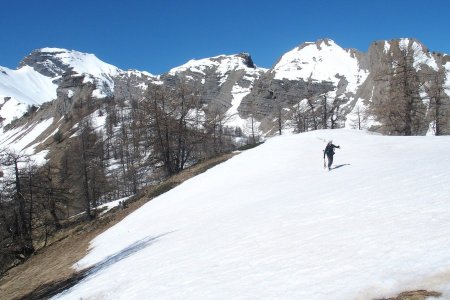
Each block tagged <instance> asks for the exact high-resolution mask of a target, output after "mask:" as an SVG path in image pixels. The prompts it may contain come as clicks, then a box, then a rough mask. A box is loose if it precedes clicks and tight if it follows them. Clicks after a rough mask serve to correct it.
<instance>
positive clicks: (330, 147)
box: [325, 144, 334, 155]
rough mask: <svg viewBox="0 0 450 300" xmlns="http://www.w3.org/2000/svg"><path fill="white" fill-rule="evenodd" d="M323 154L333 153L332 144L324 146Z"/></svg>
mask: <svg viewBox="0 0 450 300" xmlns="http://www.w3.org/2000/svg"><path fill="white" fill-rule="evenodd" d="M325 154H326V155H333V154H334V149H333V146H332V145H330V144H328V145H327V146H326V147H325Z"/></svg>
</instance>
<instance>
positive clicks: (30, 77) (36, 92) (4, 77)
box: [0, 66, 57, 124]
mask: <svg viewBox="0 0 450 300" xmlns="http://www.w3.org/2000/svg"><path fill="white" fill-rule="evenodd" d="M52 80H53V79H52V78H50V77H47V76H44V75H42V74H40V73H39V72H37V71H35V70H34V69H33V68H31V67H29V66H24V67H22V68H20V69H18V70H11V69H8V68H5V67H0V116H1V117H2V118H5V120H4V124H8V123H9V122H11V121H12V120H13V119H14V118H18V117H20V116H22V115H23V113H24V112H26V109H27V106H28V105H36V106H38V105H40V104H42V103H44V102H47V101H50V100H53V99H55V98H56V88H57V85H56V84H54V83H53V82H52Z"/></svg>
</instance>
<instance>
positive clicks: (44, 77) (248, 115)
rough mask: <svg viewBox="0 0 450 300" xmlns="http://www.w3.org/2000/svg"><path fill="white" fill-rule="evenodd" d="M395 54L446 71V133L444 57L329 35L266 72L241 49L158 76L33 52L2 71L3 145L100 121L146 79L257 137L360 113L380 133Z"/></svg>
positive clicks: (398, 43) (407, 42) (91, 59)
mask: <svg viewBox="0 0 450 300" xmlns="http://www.w3.org/2000/svg"><path fill="white" fill-rule="evenodd" d="M402 53H410V54H411V53H412V57H413V60H414V62H413V64H414V67H415V68H416V69H417V70H418V73H423V74H425V73H426V72H430V71H431V72H438V70H444V74H445V75H446V79H445V80H446V81H445V85H444V90H443V91H444V92H443V94H442V100H441V102H442V107H443V109H441V112H440V113H441V114H442V118H441V119H442V120H441V122H442V124H440V127H441V134H450V112H448V111H447V109H446V107H448V106H449V105H447V104H450V98H449V96H448V95H449V94H450V89H449V86H450V76H449V74H450V56H449V55H447V54H442V53H437V52H430V51H429V50H428V49H427V48H426V47H425V46H424V45H423V44H422V43H420V42H419V41H417V40H415V39H396V40H390V41H387V40H386V41H377V42H374V43H372V44H371V45H370V47H369V49H368V52H360V51H357V50H355V49H344V48H342V47H340V46H339V45H337V44H336V43H335V42H334V41H333V40H330V39H321V40H318V41H316V42H306V43H303V44H301V45H300V46H298V47H295V48H294V49H292V50H291V51H288V52H287V53H285V54H283V55H282V56H281V57H280V58H279V60H278V61H277V62H276V63H275V64H274V65H273V66H272V67H271V68H270V69H264V68H260V67H258V66H257V65H256V64H255V63H254V62H253V60H252V58H251V56H250V54H248V53H240V54H235V55H219V56H216V57H211V58H205V59H198V60H191V61H189V62H187V63H186V64H184V65H182V66H179V67H176V68H173V69H171V70H169V71H168V72H167V73H165V74H161V75H157V76H155V75H152V74H150V73H148V72H145V71H137V70H129V71H124V70H120V69H119V68H117V67H115V66H113V65H110V64H108V63H105V62H103V61H101V60H100V59H98V58H97V57H96V56H95V55H93V54H86V53H81V52H78V51H74V50H66V49H59V48H42V49H38V50H35V51H33V52H32V53H31V54H30V55H28V56H27V57H25V58H24V59H23V61H22V62H21V63H20V64H19V68H18V69H17V70H10V69H8V68H3V67H2V68H1V69H0V102H1V103H0V116H1V118H2V119H3V126H4V127H3V131H4V132H3V134H2V137H0V144H1V145H2V146H3V147H4V146H7V145H12V146H13V147H16V146H14V145H15V144H16V142H17V141H19V140H20V139H22V140H23V139H24V138H25V136H27V132H30V131H33V132H34V134H33V135H28V139H30V140H31V141H29V142H27V143H19V144H20V145H21V147H22V146H23V145H24V144H26V145H28V146H29V145H33V144H40V143H41V142H42V141H45V140H46V141H47V144H50V140H51V139H49V135H51V134H53V133H54V132H56V131H58V130H60V131H61V130H62V131H63V133H65V132H66V131H67V130H68V131H70V132H67V135H68V136H70V135H71V134H73V133H74V132H73V130H75V128H76V124H77V123H78V122H79V121H80V118H84V117H86V116H88V115H90V116H91V117H94V119H95V118H97V114H102V113H103V110H105V109H106V106H108V105H109V104H108V103H110V104H111V103H119V102H120V103H123V105H124V106H126V107H130V106H131V105H132V103H133V101H138V102H139V101H141V100H142V99H143V97H144V93H145V91H146V89H147V87H148V86H149V84H152V83H153V84H158V85H163V86H167V87H175V86H180V85H182V84H185V85H187V86H189V87H190V88H191V89H195V90H198V91H199V93H200V97H201V99H200V100H201V103H202V105H203V109H204V110H205V111H206V112H207V113H209V114H215V113H217V114H220V115H225V116H228V117H227V120H226V121H227V122H226V125H227V126H228V127H230V128H234V127H240V128H241V129H244V132H245V133H247V134H248V133H249V131H248V127H249V123H250V122H252V124H253V125H254V126H256V127H255V130H256V132H257V134H258V135H264V136H271V135H274V134H277V133H278V132H279V131H289V132H292V131H296V132H301V131H307V130H311V129H316V128H317V129H318V128H326V127H328V126H331V127H337V128H341V127H347V128H351V127H355V126H356V121H355V120H356V119H361V118H362V119H363V121H362V124H359V126H362V127H364V128H366V129H372V130H378V131H382V128H381V129H380V127H381V126H382V125H383V124H382V123H380V122H382V121H380V120H379V119H377V118H375V117H373V116H372V115H369V114H367V111H368V110H369V109H370V108H371V107H372V106H373V105H374V103H380V102H382V101H384V100H383V99H386V97H389V95H388V92H387V91H388V90H389V87H388V86H387V85H386V80H380V78H381V75H382V74H383V72H392V70H393V68H394V66H393V62H394V61H396V60H398V59H400V58H401V56H402V55H403V54H402ZM408 55H409V54H408ZM380 74H381V75H380ZM420 80H421V82H420V84H419V85H420V86H421V88H420V89H421V90H420V97H421V99H422V102H423V106H424V107H428V108H425V109H424V111H423V112H421V113H422V114H423V117H422V120H421V125H420V128H419V129H417V134H422V135H424V134H433V132H434V130H435V129H434V127H435V122H434V121H433V113H434V112H433V111H432V110H431V104H430V103H431V102H430V101H432V100H430V99H432V98H433V97H432V95H430V93H429V91H427V90H426V88H427V86H428V85H430V82H431V81H430V79H427V78H426V77H425V76H422V78H421V79H420ZM86 104H87V106H88V107H87V108H86ZM32 105H34V106H39V110H38V112H37V113H36V114H32V115H31V116H28V117H27V118H22V119H20V120H16V121H14V122H12V121H13V120H15V119H17V118H19V116H21V115H23V114H24V113H26V112H27V111H28V112H29V111H30V110H32V109H33V108H32V107H30V106H32ZM121 105H122V104H121ZM79 108H83V110H85V109H87V110H88V111H84V112H81V111H79ZM77 111H78V112H77ZM360 112H363V113H364V116H361V114H360ZM80 113H81V114H80ZM62 118H63V119H64V120H65V121H64V123H63V122H62V121H61V120H62ZM50 119H51V121H49V120H50ZM69 119H70V122H67V121H68V120H69ZM324 120H325V121H324ZM43 121H45V122H46V123H45V124H50V125H49V126H48V127H47V128H45V129H43V127H44V126H43V125H41V126H39V127H38V128H41V129H40V130H39V132H36V130H37V129H36V128H35V126H36V125H37V124H39V123H41V122H43ZM324 122H325V123H326V124H324ZM433 122H434V123H433ZM360 123H361V122H360ZM8 124H9V125H8ZM64 124H65V125H64ZM102 124H103V123H102ZM63 125H64V126H63ZM99 126H100V127H101V125H99ZM252 127H253V126H252ZM19 128H21V129H19ZM245 128H247V130H245ZM99 129H100V128H99ZM19 132H21V133H20V134H19ZM19 135H20V137H21V138H20V139H19V138H18V136H19ZM31 137H32V138H31ZM27 141H28V140H27ZM47 146H48V145H47ZM47 146H45V145H42V146H41V147H40V149H41V150H45V149H46V147H47ZM16 148H17V147H16ZM19 148H20V147H19ZM22 149H23V148H20V149H17V150H22ZM36 150H38V149H35V150H32V151H31V152H35V151H36Z"/></svg>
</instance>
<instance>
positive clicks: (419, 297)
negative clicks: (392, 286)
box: [378, 290, 442, 300]
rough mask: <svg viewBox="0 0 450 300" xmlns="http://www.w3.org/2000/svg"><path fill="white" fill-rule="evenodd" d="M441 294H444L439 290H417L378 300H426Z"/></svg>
mask: <svg viewBox="0 0 450 300" xmlns="http://www.w3.org/2000/svg"><path fill="white" fill-rule="evenodd" d="M440 296H442V294H441V293H439V292H433V291H426V290H417V291H410V292H403V293H400V294H399V295H398V296H397V297H394V298H387V299H378V300H426V299H427V298H428V297H435V298H439V297H440Z"/></svg>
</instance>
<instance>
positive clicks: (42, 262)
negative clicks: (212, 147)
mask: <svg viewBox="0 0 450 300" xmlns="http://www.w3.org/2000/svg"><path fill="white" fill-rule="evenodd" d="M232 156H234V154H225V155H222V156H220V157H217V158H213V159H210V160H207V161H204V162H201V163H199V164H196V165H195V166H192V167H190V168H188V169H186V170H184V171H183V172H181V173H180V174H178V175H175V176H173V177H170V178H168V179H167V180H166V181H164V182H162V183H161V184H159V185H157V186H151V187H148V188H146V189H145V190H144V191H143V192H142V193H141V194H140V195H139V196H137V197H135V198H134V199H135V200H134V201H130V203H129V204H128V205H127V207H126V208H125V209H123V210H120V209H115V210H112V211H111V212H108V213H106V214H105V215H104V216H102V217H101V218H99V219H97V220H94V221H92V222H89V223H83V224H80V225H78V226H76V227H74V228H70V229H67V230H65V231H64V232H60V233H59V234H58V240H57V241H54V242H53V243H52V244H51V245H49V246H48V247H46V248H43V249H40V250H39V251H38V252H36V254H35V255H33V256H32V257H31V258H29V259H28V260H27V261H26V262H24V263H23V264H21V265H19V266H17V267H15V268H13V269H11V270H9V271H8V272H7V273H6V274H5V275H4V276H3V277H2V278H1V279H0V295H1V296H0V298H1V299H2V300H7V299H46V298H47V297H49V296H52V295H53V294H55V293H57V292H58V291H60V290H64V289H65V288H66V287H67V286H70V285H71V284H74V283H76V282H77V281H78V280H80V279H81V278H82V277H83V276H84V272H78V273H77V272H75V270H74V269H73V268H72V265H73V264H74V263H76V262H77V261H78V260H80V259H81V258H83V257H84V256H85V255H86V253H87V251H88V247H89V242H90V241H91V240H92V239H93V238H94V237H96V236H97V235H99V234H100V233H102V232H103V231H105V230H106V229H108V228H110V227H111V226H113V225H114V224H116V223H118V222H120V221H121V220H122V219H123V218H125V217H126V216H127V215H128V214H130V213H131V212H133V211H135V210H136V209H138V208H139V207H141V206H142V205H143V204H145V203H146V202H148V201H149V200H151V199H153V198H154V197H156V196H158V195H159V194H161V193H164V192H166V191H167V190H170V189H171V188H173V187H175V186H176V185H178V184H180V183H182V182H183V181H185V180H187V179H189V178H191V177H193V176H196V175H197V174H200V173H202V172H204V171H206V170H207V169H209V168H211V167H213V166H215V165H217V164H219V163H221V162H223V161H225V160H228V159H229V158H231V157H232Z"/></svg>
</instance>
